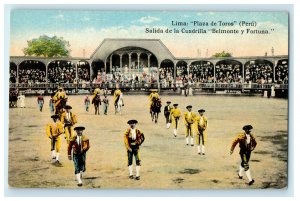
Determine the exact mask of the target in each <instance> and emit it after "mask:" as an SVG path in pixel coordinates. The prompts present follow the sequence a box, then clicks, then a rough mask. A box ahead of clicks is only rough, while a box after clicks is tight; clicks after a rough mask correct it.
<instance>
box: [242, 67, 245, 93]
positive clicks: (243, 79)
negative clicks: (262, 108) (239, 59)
mask: <svg viewBox="0 0 300 201" xmlns="http://www.w3.org/2000/svg"><path fill="white" fill-rule="evenodd" d="M242 65H243V68H242V71H243V74H242V75H243V76H242V92H244V82H245V64H242Z"/></svg>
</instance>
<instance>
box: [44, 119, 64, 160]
mask: <svg viewBox="0 0 300 201" xmlns="http://www.w3.org/2000/svg"><path fill="white" fill-rule="evenodd" d="M51 118H52V119H53V122H51V123H49V124H47V127H46V135H47V136H48V137H49V138H50V140H51V152H52V159H55V163H56V164H59V152H60V147H61V139H60V135H61V134H63V133H64V129H63V124H62V123H61V122H60V121H59V116H58V115H52V116H51Z"/></svg>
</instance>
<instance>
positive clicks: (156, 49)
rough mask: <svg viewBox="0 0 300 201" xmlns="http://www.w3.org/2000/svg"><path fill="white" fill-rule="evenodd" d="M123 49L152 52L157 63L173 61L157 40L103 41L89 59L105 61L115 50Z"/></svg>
mask: <svg viewBox="0 0 300 201" xmlns="http://www.w3.org/2000/svg"><path fill="white" fill-rule="evenodd" d="M125 47H139V48H144V49H146V50H149V51H150V52H152V53H153V54H154V55H155V56H156V58H157V59H158V61H159V63H160V62H161V61H162V60H164V59H170V60H172V61H174V60H175V57H174V56H173V54H172V53H171V52H170V50H169V49H168V48H167V47H166V46H165V45H164V44H163V43H162V41H161V40H159V39H104V40H103V41H102V43H101V44H100V45H99V46H98V48H97V49H96V50H95V51H94V53H93V54H92V55H91V59H93V60H94V59H101V60H103V61H105V59H106V58H107V57H108V56H109V55H110V54H111V53H112V52H114V51H115V50H118V49H121V48H125Z"/></svg>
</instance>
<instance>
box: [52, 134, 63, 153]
mask: <svg viewBox="0 0 300 201" xmlns="http://www.w3.org/2000/svg"><path fill="white" fill-rule="evenodd" d="M60 147H61V139H60V136H58V137H53V138H52V139H51V151H53V150H54V149H55V151H56V152H57V153H59V151H60Z"/></svg>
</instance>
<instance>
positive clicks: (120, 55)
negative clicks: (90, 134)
mask: <svg viewBox="0 0 300 201" xmlns="http://www.w3.org/2000/svg"><path fill="white" fill-rule="evenodd" d="M288 68H289V66H288V56H287V55H278V56H256V57H255V56H251V57H230V58H228V57H227V58H213V57H211V58H176V57H174V56H173V54H172V53H171V52H170V51H169V49H168V48H167V47H166V46H165V45H164V44H163V43H162V41H161V40H159V39H104V40H103V41H102V43H101V44H100V45H99V46H98V48H97V49H96V50H95V51H94V52H93V54H92V55H91V56H90V57H89V58H77V57H76V58H74V57H60V58H43V57H29V56H11V57H10V70H9V73H10V75H9V76H10V79H9V81H10V88H18V89H20V90H33V91H36V90H45V93H51V92H52V91H53V90H54V89H56V87H57V86H58V85H62V86H63V87H64V88H65V89H67V90H69V92H70V93H78V92H80V91H84V90H86V91H91V90H92V89H93V88H95V87H96V86H100V87H102V88H107V89H108V90H110V89H112V90H113V89H114V88H115V86H116V85H119V86H120V88H122V89H123V90H124V91H137V92H139V91H140V92H143V91H148V90H149V89H151V88H157V89H159V90H160V91H161V93H164V92H166V93H175V94H176V93H178V94H180V93H181V90H182V89H184V88H187V87H188V88H191V89H192V91H193V94H197V93H218V92H225V93H237V92H238V93H239V94H249V93H261V92H263V91H265V90H270V89H271V87H273V88H274V90H275V91H276V92H278V93H281V94H284V96H287V91H288Z"/></svg>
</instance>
